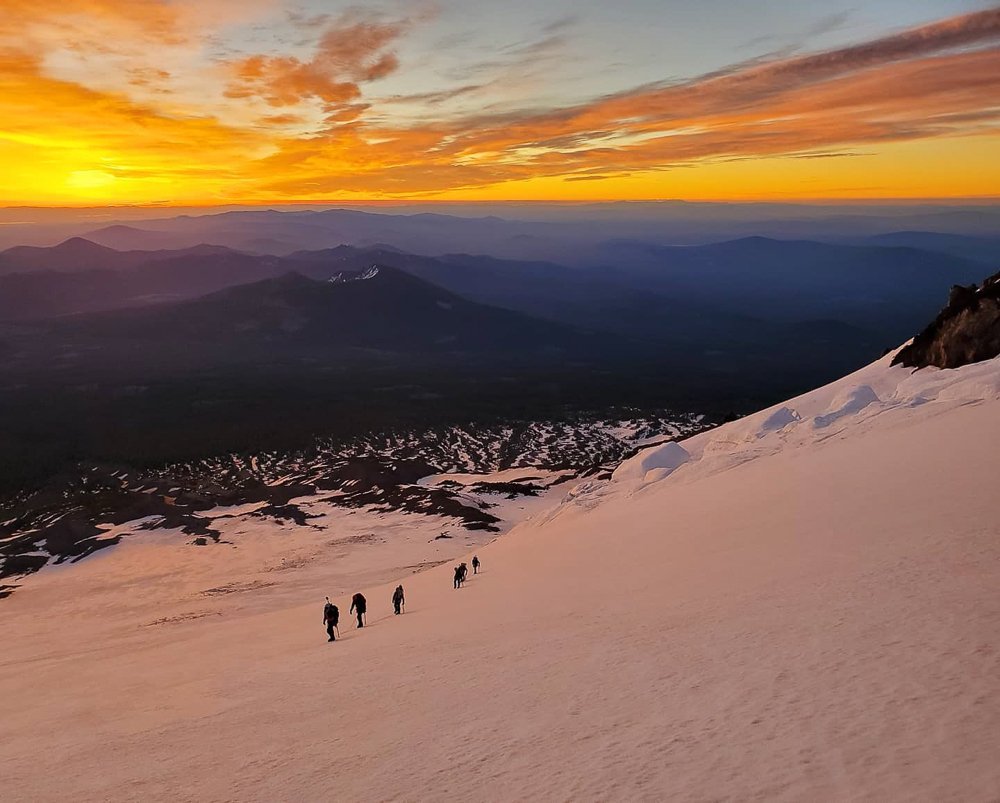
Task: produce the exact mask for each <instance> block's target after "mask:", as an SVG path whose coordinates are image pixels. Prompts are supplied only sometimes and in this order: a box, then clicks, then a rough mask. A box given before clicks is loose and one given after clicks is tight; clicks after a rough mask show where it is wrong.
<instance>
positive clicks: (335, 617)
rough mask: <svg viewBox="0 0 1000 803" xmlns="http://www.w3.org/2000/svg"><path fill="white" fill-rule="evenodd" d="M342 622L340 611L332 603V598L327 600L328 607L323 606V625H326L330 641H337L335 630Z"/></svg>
mask: <svg viewBox="0 0 1000 803" xmlns="http://www.w3.org/2000/svg"><path fill="white" fill-rule="evenodd" d="M339 621H340V610H339V609H338V608H337V606H336V605H334V604H333V603H332V602H330V598H329V597H327V598H326V605H324V606H323V624H324V625H326V634H327V635H328V636H329V637H330V638H329V639H328V641H336V640H337V636H336V635H335V634H334V629H335V628H336V627H337V623H338V622H339Z"/></svg>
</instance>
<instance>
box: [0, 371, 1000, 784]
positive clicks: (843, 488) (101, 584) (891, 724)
mask: <svg viewBox="0 0 1000 803" xmlns="http://www.w3.org/2000/svg"><path fill="white" fill-rule="evenodd" d="M889 359H890V358H889V357H886V358H884V359H882V360H880V361H878V362H877V363H874V364H873V365H871V366H869V367H867V368H865V369H863V370H861V371H859V372H857V373H856V374H854V375H852V376H849V377H846V378H845V379H843V380H841V381H839V382H837V383H834V384H833V385H830V386H827V387H825V388H821V389H819V390H817V391H814V392H813V393H809V394H806V395H804V396H802V397H800V398H797V399H793V400H790V401H787V402H784V403H783V404H781V405H777V406H776V407H774V408H772V409H770V410H764V411H761V412H760V413H758V414H756V415H753V416H750V417H748V418H745V419H742V420H740V421H736V422H733V423H732V424H729V425H726V426H724V427H720V428H718V429H716V430H713V431H709V432H705V433H703V434H701V435H697V436H695V437H693V438H689V439H687V440H685V441H683V442H681V443H680V444H667V445H661V446H655V447H652V448H651V449H648V450H645V451H643V452H641V453H640V454H639V455H637V456H636V457H634V458H632V459H631V460H629V461H626V463H624V464H623V465H622V466H621V467H620V468H619V469H618V470H617V471H616V472H615V475H614V477H613V478H612V479H611V480H595V479H590V480H587V481H585V482H582V483H578V484H577V485H576V486H575V487H571V486H572V485H573V484H572V483H569V484H566V485H556V486H554V488H553V493H554V495H552V496H549V497H548V499H547V500H545V506H546V508H547V509H545V510H541V509H537V510H532V511H530V514H533V515H531V517H530V518H528V519H527V520H525V521H523V522H522V523H521V524H520V525H518V526H517V527H515V528H514V529H513V530H511V531H510V532H509V533H508V534H506V535H503V536H502V537H500V538H499V539H497V540H495V541H494V542H493V543H490V544H489V545H484V544H482V543H472V544H470V545H469V546H470V548H472V549H475V550H476V551H477V554H478V555H479V556H480V558H481V559H482V561H483V571H482V573H481V574H480V575H478V576H476V577H473V578H471V579H470V580H469V582H468V583H467V585H466V586H465V587H464V588H462V589H460V590H453V589H452V583H451V575H452V564H453V561H449V563H448V564H447V565H442V566H439V567H436V568H430V569H428V570H427V571H422V572H420V573H417V574H413V571H414V569H415V568H418V567H414V566H412V565H410V559H409V558H408V557H407V552H406V548H405V544H404V547H400V550H401V551H400V553H399V556H398V558H394V559H392V560H389V558H390V557H392V555H391V554H390V553H391V552H392V550H391V549H389V547H386V551H384V552H382V553H380V555H379V558H378V560H379V561H380V565H381V567H382V568H380V569H377V568H376V567H375V566H374V565H357V566H341V567H339V568H338V566H337V565H336V562H331V563H329V564H323V563H321V562H317V561H313V562H311V563H308V565H306V566H305V567H304V568H298V569H297V568H295V567H294V566H290V567H288V568H285V569H282V568H281V560H282V558H281V557H279V556H278V553H277V552H275V554H274V555H272V556H270V557H268V560H273V561H274V562H275V563H274V571H276V572H281V571H288V572H293V573H294V572H301V573H302V574H301V575H300V577H301V579H300V580H299V581H296V582H294V583H290V584H287V585H282V586H280V589H281V590H280V593H268V592H274V591H275V589H271V588H263V587H262V586H261V585H260V584H261V583H265V582H267V580H266V574H267V573H266V572H264V571H262V569H261V561H260V559H254V560H249V559H247V560H243V559H240V560H238V561H236V562H235V563H234V564H233V565H232V568H230V569H229V577H228V579H227V582H226V583H225V584H223V585H221V586H218V585H217V586H216V587H213V588H208V589H206V588H205V587H204V585H205V582H203V581H207V576H204V577H200V576H198V574H197V572H196V571H195V569H194V568H192V567H191V566H177V565H175V564H173V563H171V562H170V561H164V559H163V554H164V553H161V552H160V551H158V549H157V544H156V543H154V542H155V539H166V538H167V536H166V535H165V534H155V535H151V536H150V538H152V539H153V540H147V538H146V537H144V538H143V539H126V540H125V541H123V543H122V544H121V545H120V546H119V547H117V548H115V549H109V550H107V551H104V552H101V553H98V554H97V555H95V556H94V557H92V558H90V559H88V560H86V561H83V562H81V563H80V564H78V565H73V566H63V567H57V568H56V569H55V570H53V571H50V572H46V573H44V574H41V575H39V576H38V577H37V578H32V580H31V582H29V583H26V584H25V585H24V587H23V588H22V589H20V590H19V591H18V592H17V593H16V594H14V595H13V596H12V597H11V598H10V599H8V600H5V601H3V602H2V603H0V624H2V631H0V632H2V635H0V638H2V643H3V652H2V654H0V700H2V711H3V716H2V718H0V772H2V774H0V777H2V779H3V780H2V790H3V795H2V796H3V797H4V798H5V799H10V800H55V799H62V798H72V799H75V800H105V799H107V800H143V801H148V800H172V801H177V800H181V801H196V800H197V801H205V800H211V801H214V800H220V801H221V800H359V801H361V800H442V799H445V798H448V797H461V798H471V799H484V800H540V799H545V800H551V799H556V800H663V799H678V800H745V799H767V800H818V799H825V800H830V799H837V800H847V799H850V800H855V799H862V800H927V801H939V800H981V801H989V800H996V799H998V797H1000V760H998V757H1000V754H998V747H997V746H998V745H1000V644H998V639H1000V501H998V500H1000V496H998V494H997V493H996V478H997V476H998V475H1000V450H998V448H997V447H998V445H1000V360H993V361H990V362H986V363H980V364H977V365H972V366H967V367H966V368H962V369H958V370H953V371H938V370H933V369H926V370H923V371H920V372H918V373H915V374H911V373H910V372H909V371H908V370H907V369H903V368H889ZM560 500H561V501H560ZM326 515H329V516H333V517H342V519H343V520H336V521H335V520H333V519H331V521H329V522H328V523H329V525H330V527H329V529H328V530H327V531H326V535H325V537H329V538H331V539H332V538H335V537H343V538H350V537H353V536H354V535H358V536H363V535H365V534H368V533H370V532H372V531H373V529H372V528H377V522H374V521H370V520H369V521H364V522H363V523H360V524H359V525H358V526H357V527H354V528H353V529H352V527H353V525H351V524H350V523H349V522H347V519H348V518H349V517H350V515H358V516H367V515H370V514H369V513H365V512H363V511H359V512H356V513H354V514H352V513H349V512H347V511H342V510H341V511H337V512H333V511H327V512H326ZM396 515H398V516H404V515H405V514H396ZM526 515H527V514H526ZM411 518H412V520H413V521H415V522H420V521H423V522H424V524H423V525H422V526H428V525H427V522H428V521H433V520H429V519H427V517H420V516H412V517H411ZM234 521H236V519H234ZM396 523H397V524H399V522H396ZM402 524H406V522H402ZM439 525H440V523H439V522H438V523H437V526H439ZM234 526H235V525H234ZM260 526H269V527H274V526H275V525H274V524H273V522H264V523H262V524H261V525H260ZM300 529H302V528H300ZM375 532H376V534H377V533H378V530H377V529H376V530H375ZM295 533H296V531H295V529H294V528H290V529H289V531H288V533H287V534H288V536H289V538H290V540H289V542H288V544H287V546H288V549H287V551H286V554H285V555H284V556H283V557H284V559H285V560H286V561H288V562H294V561H295V555H296V552H295V550H296V549H297V548H301V544H300V543H299V542H298V541H296V540H295V539H297V538H300V537H302V536H301V535H296V534H295ZM466 535H467V534H466V533H464V532H463V537H465V536H466ZM430 536H432V533H431V532H430V531H429V530H428V531H426V532H423V531H420V530H419V529H418V530H416V531H414V533H413V534H411V537H410V539H409V541H407V543H409V542H412V543H414V544H416V543H418V542H420V543H421V544H422V545H424V546H425V545H426V541H425V540H424V539H425V537H430ZM259 540H260V541H264V540H268V541H269V542H272V543H273V542H274V540H275V539H274V538H273V537H271V538H269V539H264V538H263V537H262V538H260V539H259ZM164 543H166V542H165V540H164ZM268 548H269V549H270V548H271V547H268ZM421 549H423V546H421ZM195 552H196V553H197V554H204V555H208V554H211V555H215V556H221V555H223V554H225V553H223V552H221V551H218V550H215V549H212V550H208V551H205V550H202V551H198V550H195ZM247 552H248V554H249V553H250V552H251V549H250V548H249V547H247ZM470 554H471V553H470ZM218 559H221V558H219V557H215V558H213V560H218ZM463 559H464V558H463ZM387 560H389V562H388V564H387V563H386V561H387ZM387 566H388V567H389V568H388V569H387V568H386V567H387ZM213 576H214V575H213ZM400 581H401V582H403V583H404V586H405V588H406V612H405V614H404V615H403V616H399V617H396V616H393V614H392V612H391V606H390V603H389V598H390V595H391V592H392V588H393V587H394V586H395V585H396V583H397V582H400ZM357 588H362V589H363V590H364V592H365V594H366V596H367V597H368V600H369V627H367V628H365V629H364V630H361V631H358V630H354V629H352V627H351V624H350V617H349V616H348V615H347V608H348V606H349V601H348V600H349V595H350V593H351V592H352V591H354V590H356V589H357ZM326 594H330V595H331V596H335V597H336V600H335V601H336V602H337V604H338V605H340V607H341V611H342V618H341V633H342V638H341V639H340V640H338V641H337V642H336V643H334V644H328V643H327V642H326V637H325V634H324V632H323V627H322V625H321V621H320V620H321V613H322V603H323V597H324V595H326Z"/></svg>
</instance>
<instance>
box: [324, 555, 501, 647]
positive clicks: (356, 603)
mask: <svg viewBox="0 0 1000 803" xmlns="http://www.w3.org/2000/svg"><path fill="white" fill-rule="evenodd" d="M480 566H482V563H480V561H479V556H478V555H473V556H472V573H473V574H479V567H480ZM468 574H469V567H468V566H466V565H465V564H464V563H460V564H459V565H458V566H456V567H455V586H454V587H455V588H461V587H462V584H463V583H464V582H465V578H466V577H468ZM392 610H393V613H395V614H396V615H397V616H398V615H399V614H401V613H403V611H405V610H406V597H405V596H404V594H403V586H402V585H398V586H396V589H395V591H393V592H392ZM367 612H368V600H366V599H365V595H364V594H362V593H361V592H360V591H359V592H358V593H357V594H355V595H354V596H353V597H351V610H350V613H352V614H355V615H356V616H357V617H358V627H364V626H365V622H366V621H367V619H368V617H367ZM339 623H340V609H339V608H338V607H337V606H336V605H334V604H333V603H332V602H330V598H329V597H327V598H326V605H324V606H323V626H324V627H326V635H327V637H328V638H327V641H336V640H337V636H338V635H339V634H340V630H339V628H338V627H337V625H338V624H339Z"/></svg>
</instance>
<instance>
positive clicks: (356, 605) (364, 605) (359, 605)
mask: <svg viewBox="0 0 1000 803" xmlns="http://www.w3.org/2000/svg"><path fill="white" fill-rule="evenodd" d="M366 610H368V600H366V599H365V595H364V594H362V593H361V592H360V591H359V592H358V593H357V594H355V595H354V596H353V597H351V613H354V612H355V611H357V612H358V627H364V626H365V611H366Z"/></svg>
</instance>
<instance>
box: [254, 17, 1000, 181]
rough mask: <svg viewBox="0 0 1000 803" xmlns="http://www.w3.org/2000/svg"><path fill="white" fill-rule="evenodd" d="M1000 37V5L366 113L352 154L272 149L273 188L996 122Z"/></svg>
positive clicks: (637, 158) (796, 148) (671, 157)
mask: <svg viewBox="0 0 1000 803" xmlns="http://www.w3.org/2000/svg"><path fill="white" fill-rule="evenodd" d="M998 39H1000V11H987V12H981V13H978V14H970V15H967V16H963V17H959V18H955V19H949V20H945V21H943V22H940V23H935V24H932V25H928V26H924V27H922V28H918V29H915V30H912V31H907V32H904V33H902V34H899V35H896V36H892V37H887V38H884V39H881V40H878V41H875V42H870V43H866V44H863V45H857V46H853V47H848V48H844V49H841V50H837V51H831V52H827V53H818V54H811V55H807V56H800V57H795V58H791V59H785V60H779V61H773V62H770V63H764V64H752V65H746V66H741V67H735V68H732V69H729V70H725V71H721V72H719V73H715V74H712V75H709V76H705V77H702V78H699V79H695V80H692V81H688V82H685V83H681V84H675V85H669V86H660V87H644V88H640V89H638V90H635V91H633V92H627V93H622V94H619V95H615V96H612V97H607V98H601V99H598V100H596V101H594V102H592V103H588V104H584V105H581V106H577V107H573V108H567V109H559V110H553V111H550V112H546V113H541V114H538V113H531V114H517V113H507V114H500V115H492V116H478V117H474V118H469V119H464V120H458V121H452V122H448V123H440V124H431V125H425V126H423V127H421V128H419V129H402V130H395V129H392V128H381V127H374V126H368V127H363V128H361V129H359V130H358V131H357V132H355V134H354V136H353V138H352V139H351V141H350V142H351V144H350V155H349V156H348V155H347V154H345V153H343V152H342V149H341V148H336V149H334V148H332V147H331V146H330V145H328V144H327V143H325V142H318V141H307V142H301V141H298V142H292V143H288V144H287V145H286V147H285V149H284V156H290V157H291V158H290V159H288V161H284V158H283V156H282V155H279V156H276V157H273V159H271V160H269V161H270V163H271V164H272V165H274V166H278V165H283V166H284V167H288V168H289V169H288V170H283V169H279V170H276V171H275V172H277V173H278V174H279V175H281V178H280V179H279V180H277V181H274V182H270V183H266V184H265V185H264V187H263V189H264V190H265V191H273V192H278V193H282V194H289V195H296V194H298V193H308V194H316V193H319V194H322V193H324V192H330V193H336V192H339V191H345V190H350V191H355V192H377V191H379V190H382V191H385V190H386V188H389V191H390V192H406V191H409V192H442V191H448V190H452V189H456V188H469V187H476V186H489V185H496V184H501V183H503V182H508V181H519V180H524V179H530V178H538V177H544V176H562V177H565V178H579V177H589V176H593V175H606V174H609V173H621V172H629V171H657V170H662V169H664V168H670V167H677V166H682V165H691V164H695V163H698V162H699V161H703V160H721V159H735V158H753V157H769V156H776V155H792V156H796V155H802V154H809V153H810V152H813V151H821V152H824V153H827V154H829V152H830V151H831V149H833V151H834V152H837V149H840V151H841V152H843V151H847V150H849V149H850V148H853V147H857V146H864V145H867V144H873V143H887V142H901V141H907V140H912V139H920V138H927V137H941V136H948V135H958V134H969V133H982V132H994V133H996V124H997V122H998V119H1000V112H998V108H997V104H996V99H997V98H998V97H1000V49H998V48H997V46H996V42H997V40H998ZM970 48H971V49H970ZM372 142H374V143H375V144H369V143H372ZM304 151H305V152H307V153H304ZM998 156H1000V154H998ZM341 168H343V169H341ZM299 171H303V172H306V173H307V175H303V176H301V177H299V176H298V175H297V173H298V172H299Z"/></svg>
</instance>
